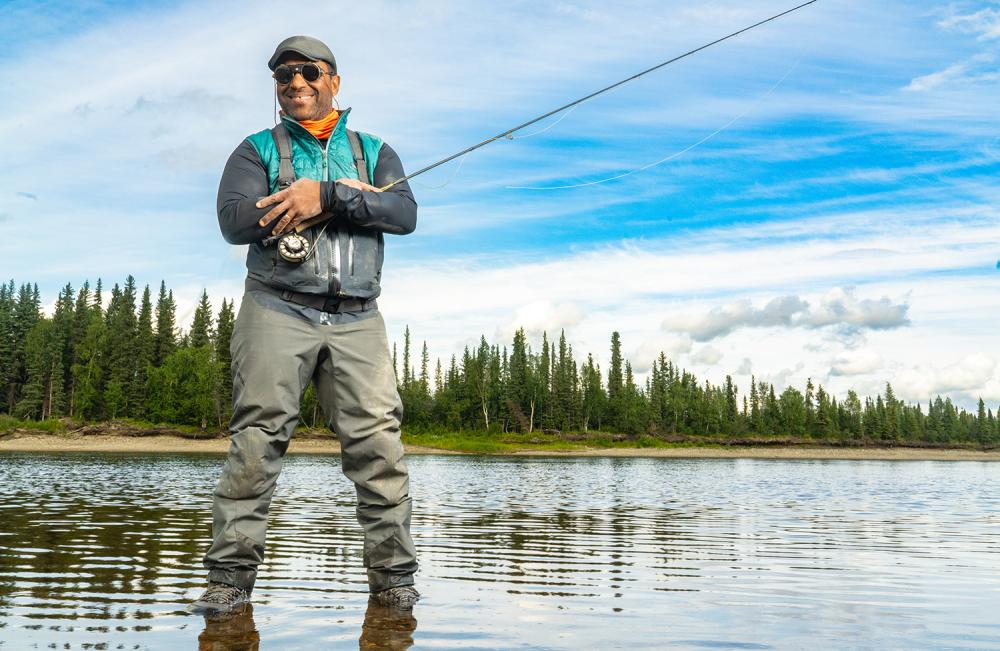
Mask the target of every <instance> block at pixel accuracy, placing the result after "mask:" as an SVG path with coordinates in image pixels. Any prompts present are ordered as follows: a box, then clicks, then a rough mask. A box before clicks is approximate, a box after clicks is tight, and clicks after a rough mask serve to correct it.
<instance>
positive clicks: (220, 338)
mask: <svg viewBox="0 0 1000 651" xmlns="http://www.w3.org/2000/svg"><path fill="white" fill-rule="evenodd" d="M217 323H218V325H217V328H216V333H215V358H216V360H217V362H218V365H219V378H220V380H219V383H220V387H219V408H218V412H219V424H220V425H221V424H223V422H224V421H227V420H229V414H230V413H231V412H232V408H233V369H232V361H233V358H232V354H231V353H230V350H229V346H230V344H231V343H232V339H233V327H234V326H235V323H236V316H235V309H234V306H233V300H232V299H230V300H229V302H228V303H227V302H226V300H225V299H223V300H222V308H221V309H220V310H219V319H218V322H217ZM316 422H317V419H316V417H315V415H314V416H313V418H312V424H311V425H312V427H315V426H316Z"/></svg>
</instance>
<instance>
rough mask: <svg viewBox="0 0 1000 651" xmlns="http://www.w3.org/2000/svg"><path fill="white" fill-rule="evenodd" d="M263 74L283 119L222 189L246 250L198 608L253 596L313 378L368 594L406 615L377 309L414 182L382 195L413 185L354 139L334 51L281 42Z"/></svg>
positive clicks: (389, 369) (406, 557) (243, 149)
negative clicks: (334, 441)
mask: <svg viewBox="0 0 1000 651" xmlns="http://www.w3.org/2000/svg"><path fill="white" fill-rule="evenodd" d="M268 67H269V68H270V69H271V71H272V73H273V74H272V76H273V77H274V82H275V93H276V97H277V100H278V103H279V104H280V106H281V119H280V122H279V124H278V125H277V126H276V127H274V128H273V129H266V130H263V131H260V132H258V133H256V134H254V135H252V136H250V137H248V138H247V139H246V140H244V141H243V143H241V144H240V146H239V147H237V148H236V151H234V152H233V154H232V156H230V158H229V161H228V162H227V163H226V168H225V170H224V172H223V174H222V181H221V183H220V186H219V197H218V206H217V207H218V214H219V226H220V228H221V230H222V234H223V236H224V237H225V239H226V241H228V242H230V243H231V244H248V245H249V249H248V252H247V280H246V292H245V294H244V296H243V301H242V304H241V306H240V313H239V316H238V317H237V320H236V325H235V329H234V331H233V337H232V346H231V350H232V360H233V361H232V371H233V416H232V420H231V421H230V427H229V429H230V432H231V434H232V438H231V444H230V447H229V456H228V458H227V460H226V463H225V466H224V467H223V470H222V476H221V478H220V479H219V483H218V486H217V487H216V489H215V492H214V494H213V497H214V501H213V509H212V514H213V542H212V546H211V549H209V551H208V553H207V554H206V556H205V561H204V562H205V567H206V568H207V569H208V581H209V585H208V588H207V589H206V590H205V592H204V594H203V595H201V597H200V598H199V599H198V600H197V601H196V602H195V603H194V605H193V607H194V610H196V611H226V610H231V609H232V608H233V607H234V606H237V605H240V604H243V603H245V602H247V601H248V600H249V598H250V594H251V592H252V591H253V587H254V582H255V581H256V578H257V567H258V565H259V564H260V563H261V562H262V561H263V559H264V539H265V532H266V528H267V512H268V507H269V505H270V502H271V497H272V495H273V493H274V489H275V483H276V480H277V478H278V474H279V472H280V470H281V463H282V458H283V456H284V454H285V451H286V450H287V448H288V444H289V440H290V438H291V436H292V432H293V430H294V429H295V425H296V423H297V422H298V418H299V403H300V400H301V398H302V395H303V392H304V391H305V389H306V387H307V386H308V384H309V382H310V381H313V382H314V384H315V387H316V394H317V397H318V399H319V402H320V404H321V406H322V408H323V413H324V415H325V417H326V421H327V424H328V425H329V426H330V427H331V428H332V429H333V430H334V431H335V432H336V434H337V437H338V439H339V441H340V445H341V463H342V467H343V471H344V474H346V475H347V477H349V478H350V479H351V480H352V481H353V482H354V484H355V487H356V490H357V499H358V506H357V516H358V521H359V522H360V523H361V526H362V528H363V530H364V554H363V556H364V565H365V567H366V568H367V574H368V584H369V588H370V591H371V593H372V596H373V598H374V599H375V600H376V601H377V602H378V603H380V604H381V605H384V606H389V607H395V608H401V609H410V608H412V607H413V604H414V603H415V602H416V601H417V599H418V597H419V595H418V593H417V591H416V590H415V589H414V587H413V574H414V572H415V571H416V569H417V558H416V551H415V549H414V545H413V541H412V539H411V537H410V504H411V502H410V495H409V476H408V473H407V469H406V466H405V465H404V463H403V446H402V444H401V442H400V436H399V424H400V418H401V417H402V403H401V402H400V398H399V393H398V392H397V390H396V377H395V372H394V371H393V366H392V360H391V358H390V355H389V347H388V342H387V339H386V332H385V324H384V322H383V320H382V316H381V314H380V313H379V311H378V306H377V305H376V302H375V299H376V297H377V296H378V295H379V292H380V285H379V281H380V279H381V275H382V260H383V235H384V234H385V233H390V234H397V235H403V234H406V233H410V232H412V231H413V229H414V227H415V225H416V215H417V206H416V203H415V201H414V199H413V194H412V193H411V192H410V188H409V186H408V185H407V183H406V182H402V183H397V184H395V185H393V186H392V188H391V189H388V190H387V191H385V192H381V191H379V189H378V188H382V187H385V186H387V185H389V184H392V183H393V182H394V181H397V180H398V179H400V178H402V177H403V176H404V172H403V168H402V165H401V164H400V162H399V157H398V156H396V153H395V152H394V151H393V150H392V149H391V148H390V147H389V146H388V145H387V144H385V143H384V142H382V141H381V139H379V138H377V137H375V136H372V135H369V134H366V133H360V132H352V131H349V130H348V129H347V116H348V113H349V112H350V109H345V110H344V111H343V112H341V111H338V110H337V109H335V108H334V99H335V97H336V95H337V93H338V91H339V90H340V77H339V76H338V75H337V62H336V60H335V59H334V56H333V53H332V52H331V51H330V49H329V48H328V47H327V46H326V45H324V44H323V43H322V42H320V41H319V40H317V39H315V38H312V37H308V36H293V37H291V38H288V39H285V40H284V41H282V42H281V43H280V44H279V45H278V47H277V49H276V50H275V51H274V55H273V56H272V57H271V59H270V61H268ZM277 236H284V237H282V238H281V241H280V242H278V243H275V240H278V239H279V238H278V237H277ZM316 479H317V481H325V480H326V478H322V477H317V478H316Z"/></svg>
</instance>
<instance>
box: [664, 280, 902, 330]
mask: <svg viewBox="0 0 1000 651" xmlns="http://www.w3.org/2000/svg"><path fill="white" fill-rule="evenodd" d="M906 310H907V305H906V303H899V304H897V303H893V302H892V301H891V300H890V299H889V298H888V297H884V296H883V297H882V298H879V299H877V300H873V299H858V298H857V297H855V296H854V290H853V288H837V289H833V290H831V291H830V292H829V293H828V294H827V295H826V296H824V297H823V298H821V299H820V300H819V302H818V304H817V305H816V306H815V307H813V306H812V305H811V304H810V303H809V301H806V300H804V299H803V298H801V297H799V296H781V297H778V298H774V299H771V300H770V301H768V302H767V304H765V305H764V306H763V307H761V308H755V307H754V306H753V304H752V303H751V302H750V301H749V300H747V299H741V300H738V301H734V302H732V303H726V304H724V305H720V306H715V307H713V308H711V309H710V310H709V311H708V312H707V313H704V314H689V315H685V316H675V317H669V318H667V319H666V320H665V321H664V322H663V327H664V328H666V329H668V330H673V331H677V332H686V333H688V334H690V335H691V337H692V338H693V339H694V340H695V341H710V340H712V339H716V338H718V337H724V336H726V335H728V334H730V333H732V332H733V331H734V330H737V329H739V328H751V327H757V328H766V327H778V326H784V327H806V328H822V327H825V326H833V325H846V326H853V327H856V328H867V329H874V330H881V329H887V328H898V327H900V326H903V325H906V324H908V323H909V320H908V319H907V317H906Z"/></svg>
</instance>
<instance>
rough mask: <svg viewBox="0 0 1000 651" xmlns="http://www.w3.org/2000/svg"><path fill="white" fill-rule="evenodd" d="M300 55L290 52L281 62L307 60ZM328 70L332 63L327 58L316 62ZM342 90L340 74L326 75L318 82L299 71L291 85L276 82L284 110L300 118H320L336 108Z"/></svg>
mask: <svg viewBox="0 0 1000 651" xmlns="http://www.w3.org/2000/svg"><path fill="white" fill-rule="evenodd" d="M308 61H309V60H308V59H303V58H302V57H301V56H300V55H298V54H291V53H289V54H288V55H287V56H284V57H282V58H281V59H279V60H278V65H281V64H283V63H284V64H287V65H295V64H297V63H306V62H308ZM313 63H315V64H316V65H317V66H319V67H320V69H321V70H323V72H325V73H329V72H330V64H328V63H327V62H326V61H313ZM339 90H340V76H339V75H330V74H323V75H320V76H319V79H317V80H316V81H306V80H305V79H304V78H303V77H302V75H301V74H296V75H295V76H294V77H292V80H291V81H290V82H288V83H287V84H279V83H277V82H275V89H274V92H275V93H277V96H278V104H279V105H280V106H281V110H283V111H284V112H285V114H286V115H289V116H291V117H293V118H295V119H296V120H319V119H320V118H323V117H326V114H327V113H329V112H330V109H332V108H333V97H334V95H336V94H337V91H339Z"/></svg>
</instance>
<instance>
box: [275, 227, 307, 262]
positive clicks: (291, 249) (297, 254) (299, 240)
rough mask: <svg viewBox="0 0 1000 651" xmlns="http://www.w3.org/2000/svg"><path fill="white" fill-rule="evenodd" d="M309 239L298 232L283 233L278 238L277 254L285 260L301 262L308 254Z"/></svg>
mask: <svg viewBox="0 0 1000 651" xmlns="http://www.w3.org/2000/svg"><path fill="white" fill-rule="evenodd" d="M310 247H311V245H310V243H309V240H307V239H306V238H305V236H303V235H299V234H298V233H285V234H284V235H282V236H281V239H280V240H278V255H280V256H281V259H282V260H285V261H287V262H302V261H303V260H305V259H306V257H307V256H308V255H309V249H310Z"/></svg>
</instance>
